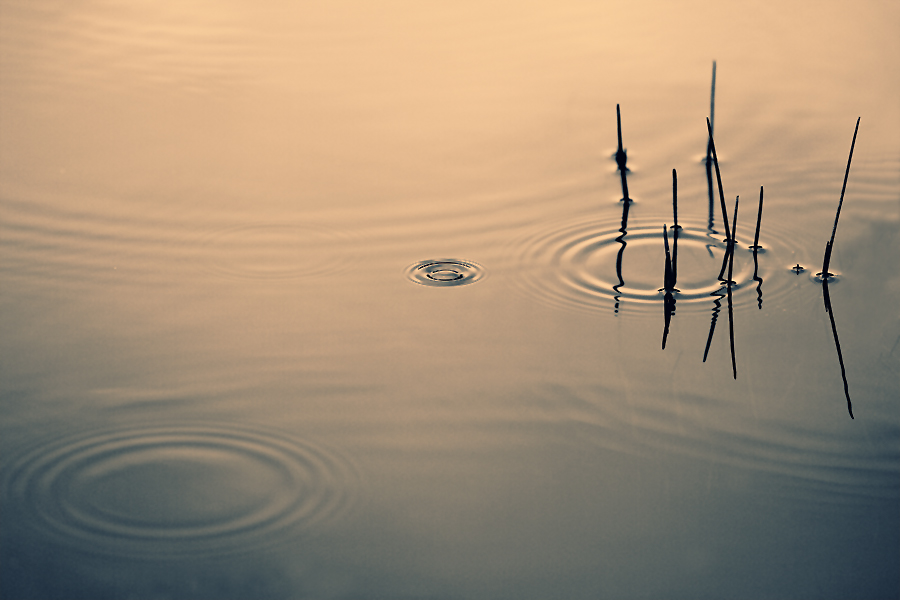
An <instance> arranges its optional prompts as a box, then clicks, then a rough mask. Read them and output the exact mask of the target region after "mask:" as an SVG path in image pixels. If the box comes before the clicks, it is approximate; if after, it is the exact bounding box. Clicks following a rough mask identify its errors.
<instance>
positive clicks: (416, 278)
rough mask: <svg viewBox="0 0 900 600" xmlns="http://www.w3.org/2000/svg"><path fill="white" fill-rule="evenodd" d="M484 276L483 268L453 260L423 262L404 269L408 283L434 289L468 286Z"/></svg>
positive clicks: (465, 261)
mask: <svg viewBox="0 0 900 600" xmlns="http://www.w3.org/2000/svg"><path fill="white" fill-rule="evenodd" d="M484 275H485V270H484V267H482V266H481V265H479V264H478V263H474V262H472V261H468V260H457V259H455V258H445V259H436V260H423V261H420V262H417V263H415V264H412V265H410V266H408V267H407V268H406V277H407V279H409V280H410V281H412V282H414V283H418V284H421V285H429V286H435V287H449V286H458V285H468V284H470V283H475V282H476V281H478V280H480V279H482V278H483V277H484Z"/></svg>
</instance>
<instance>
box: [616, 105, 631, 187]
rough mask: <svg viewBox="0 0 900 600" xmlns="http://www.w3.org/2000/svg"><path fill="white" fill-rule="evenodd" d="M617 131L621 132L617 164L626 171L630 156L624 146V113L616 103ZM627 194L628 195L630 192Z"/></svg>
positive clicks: (621, 169)
mask: <svg viewBox="0 0 900 600" xmlns="http://www.w3.org/2000/svg"><path fill="white" fill-rule="evenodd" d="M616 131H617V132H618V134H619V148H618V150H616V164H617V165H619V170H620V171H622V172H623V173H624V172H625V171H627V170H628V167H626V166H625V162H626V161H627V160H628V156H626V155H625V149H624V148H623V147H622V114H621V112H620V111H619V105H618V104H616ZM625 196H626V197H627V196H628V194H626V195H625Z"/></svg>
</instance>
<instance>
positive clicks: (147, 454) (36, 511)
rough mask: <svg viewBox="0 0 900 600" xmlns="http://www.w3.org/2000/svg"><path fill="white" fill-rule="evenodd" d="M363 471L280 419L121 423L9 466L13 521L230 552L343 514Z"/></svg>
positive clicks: (107, 542) (96, 541)
mask: <svg viewBox="0 0 900 600" xmlns="http://www.w3.org/2000/svg"><path fill="white" fill-rule="evenodd" d="M356 482H357V477H356V471H355V469H354V468H353V466H352V464H351V463H350V462H348V461H347V460H345V459H344V458H342V457H340V456H338V455H337V454H335V453H333V452H332V451H330V450H327V449H325V448H323V447H321V446H319V445H317V444H314V443H311V442H305V441H300V440H295V439H292V438H289V437H286V436H284V435H282V434H280V433H276V432H272V431H269V430H262V429H259V430H257V429H252V428H246V427H235V426H232V425H224V426H216V425H202V426H201V425H198V426H174V427H168V426H166V427H164V426H157V427H148V428H134V429H121V430H117V431H108V432H100V433H93V434H86V435H82V436H79V437H72V438H67V439H63V440H60V441H58V442H55V443H51V444H49V445H44V446H41V447H38V448H36V449H33V450H31V451H30V452H28V453H25V454H23V455H20V456H19V457H17V458H15V459H14V460H13V461H12V462H11V463H10V464H8V465H7V466H6V467H5V468H4V473H3V478H2V483H3V490H4V498H3V503H4V505H5V506H4V513H5V515H4V521H5V522H6V523H9V524H15V527H16V528H20V527H22V528H26V529H27V530H30V531H31V532H32V533H35V534H38V535H40V536H44V537H46V538H47V539H48V540H49V541H54V542H57V543H62V544H65V545H69V546H75V547H81V548H90V549H91V551H92V552H96V553H100V554H108V555H128V556H136V557H147V558H151V557H158V558H165V557H169V556H173V555H175V556H181V555H184V556H186V555H190V556H194V557H195V556H198V555H215V554H230V553H234V552H243V551H247V550H251V549H258V548H260V547H262V546H267V545H272V544H276V543H278V542H279V541H283V540H285V539H289V538H292V537H295V536H298V535H303V534H305V533H310V532H312V531H314V530H316V529H317V528H319V527H321V526H323V525H324V524H325V523H327V522H329V521H332V520H334V519H336V518H338V517H339V516H340V515H342V514H344V513H345V511H346V510H348V509H349V508H350V507H351V506H352V504H353V500H354V498H355V491H356V485H355V484H356Z"/></svg>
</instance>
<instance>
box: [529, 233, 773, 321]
mask: <svg viewBox="0 0 900 600" xmlns="http://www.w3.org/2000/svg"><path fill="white" fill-rule="evenodd" d="M620 225H621V223H620V222H619V221H617V220H582V221H568V222H564V223H559V224H557V225H556V226H552V227H550V228H546V229H542V230H540V231H537V232H532V233H531V234H530V235H528V236H526V237H523V238H521V239H520V240H518V241H517V242H516V243H515V245H514V247H513V249H512V253H513V255H514V256H513V259H512V260H513V261H514V263H515V267H514V271H515V272H516V273H517V277H516V278H515V280H514V286H515V287H516V288H518V289H519V290H520V291H522V292H524V293H526V294H528V295H530V296H533V297H535V298H537V299H538V300H540V301H542V302H544V303H546V304H549V305H551V306H561V307H567V308H575V309H580V310H600V311H605V310H611V309H612V308H613V306H615V308H616V310H618V307H619V305H620V304H624V305H627V306H628V307H630V308H631V309H632V310H637V311H643V312H647V311H650V310H651V309H652V308H653V307H654V306H656V305H659V306H661V305H662V303H663V294H662V292H661V291H660V288H662V287H663V280H664V273H665V271H664V267H665V251H664V246H663V234H662V225H663V220H662V219H660V220H659V221H658V222H649V221H647V220H646V219H645V220H643V221H641V222H638V221H637V220H632V222H631V223H629V225H628V229H627V233H626V234H624V235H623V234H622V231H621V230H620ZM680 225H681V226H682V229H681V230H680V231H679V233H678V251H677V262H676V263H675V267H676V275H677V282H676V286H675V287H676V288H677V290H678V291H677V292H676V293H675V294H674V295H675V298H676V300H677V301H678V306H679V310H686V309H688V307H690V310H694V311H698V310H706V309H708V308H709V304H710V302H711V301H712V299H711V297H712V296H715V295H716V294H717V293H718V292H719V290H721V289H722V285H723V284H722V280H720V279H719V274H720V271H721V267H722V262H723V258H724V254H725V248H726V244H725V243H724V242H723V239H722V238H723V235H722V234H717V233H714V232H711V231H710V230H708V229H707V228H705V227H703V226H699V225H697V224H691V223H681V224H680ZM668 235H669V243H670V244H672V245H673V248H674V236H673V231H672V230H671V229H670V230H669V232H668ZM785 239H786V238H785ZM748 240H752V235H751V236H749V238H748ZM780 240H781V238H776V239H775V240H770V239H765V240H761V244H762V242H765V243H766V244H767V245H768V246H767V250H762V251H760V252H759V253H758V256H757V260H756V263H754V260H753V255H752V254H751V253H749V252H745V251H743V250H745V249H746V247H747V246H748V245H749V244H751V243H752V241H747V242H746V243H741V242H743V241H744V240H743V239H742V238H741V237H740V236H738V242H739V243H738V248H739V249H740V250H741V251H740V252H737V253H736V254H735V260H734V272H733V274H732V280H733V281H734V285H733V286H732V290H733V292H734V307H735V308H736V309H737V308H744V307H748V306H754V307H755V306H757V300H758V295H757V293H756V286H757V283H758V281H755V280H754V275H756V276H757V277H760V278H762V279H763V280H765V278H766V277H768V276H769V275H770V274H772V273H774V272H775V271H776V270H784V269H783V265H781V264H778V265H777V266H774V265H775V262H776V261H777V258H776V259H773V258H772V257H773V255H775V256H777V255H778V253H779V252H781V251H783V250H784V248H783V246H784V243H783V242H782V241H780ZM764 289H765V292H766V294H768V297H769V298H774V297H776V296H777V295H781V294H783V293H784V292H785V291H786V286H784V285H780V286H779V287H778V288H773V287H772V286H768V287H767V288H764Z"/></svg>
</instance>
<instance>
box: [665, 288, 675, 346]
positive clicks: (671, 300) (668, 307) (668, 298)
mask: <svg viewBox="0 0 900 600" xmlns="http://www.w3.org/2000/svg"><path fill="white" fill-rule="evenodd" d="M663 311H665V312H664V315H665V316H664V318H665V325H664V327H663V338H662V349H663V350H665V349H666V338H668V337H669V325H670V324H671V323H672V315H674V314H675V296H673V295H672V293H671V292H666V295H665V296H664V297H663Z"/></svg>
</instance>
